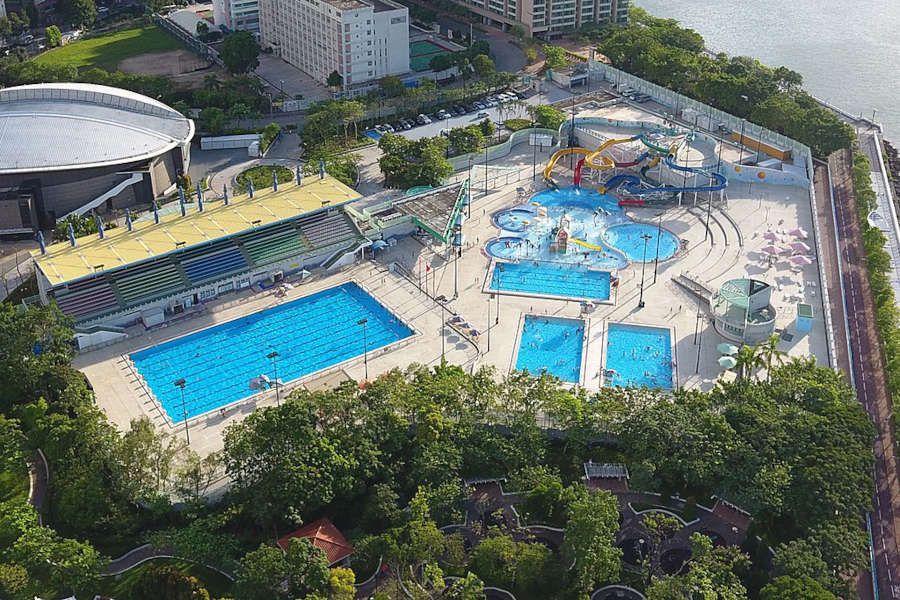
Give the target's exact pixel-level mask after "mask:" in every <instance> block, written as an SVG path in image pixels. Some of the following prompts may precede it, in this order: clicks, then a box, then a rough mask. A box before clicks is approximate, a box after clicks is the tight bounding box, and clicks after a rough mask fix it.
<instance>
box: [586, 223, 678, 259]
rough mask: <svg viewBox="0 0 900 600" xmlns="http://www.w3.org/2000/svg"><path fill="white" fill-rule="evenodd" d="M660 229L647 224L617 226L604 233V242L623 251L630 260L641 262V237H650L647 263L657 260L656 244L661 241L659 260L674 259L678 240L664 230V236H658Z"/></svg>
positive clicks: (642, 252)
mask: <svg viewBox="0 0 900 600" xmlns="http://www.w3.org/2000/svg"><path fill="white" fill-rule="evenodd" d="M659 231H660V229H659V228H658V227H657V226H656V225H647V224H645V223H626V224H624V225H616V226H615V227H610V228H609V229H607V230H606V231H604V232H603V240H604V241H605V242H606V243H607V244H609V245H610V246H613V247H615V248H616V249H617V250H621V251H622V252H624V253H625V256H627V257H628V260H633V261H636V262H641V261H642V259H643V258H644V238H642V237H641V236H643V235H648V236H650V237H649V239H647V242H646V244H647V262H650V261H652V260H655V259H656V242H657V237H658V239H659V259H660V260H664V259H667V258H672V257H673V256H674V255H675V252H676V251H677V250H678V238H677V237H675V235H674V234H673V233H672V232H670V231H668V230H667V229H663V230H662V235H660V236H657V232H659Z"/></svg>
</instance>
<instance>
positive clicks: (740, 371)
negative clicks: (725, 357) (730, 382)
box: [734, 345, 764, 381]
mask: <svg viewBox="0 0 900 600" xmlns="http://www.w3.org/2000/svg"><path fill="white" fill-rule="evenodd" d="M734 358H735V359H736V361H737V362H736V364H735V365H734V369H735V371H736V372H737V378H738V381H740V380H742V379H745V378H748V377H752V376H753V371H754V370H756V369H759V368H761V367H762V366H763V365H764V362H763V357H762V355H761V354H760V352H759V351H757V349H756V348H754V347H753V346H746V345H745V346H741V348H740V350H738V352H737V354H736V355H735V357H734Z"/></svg>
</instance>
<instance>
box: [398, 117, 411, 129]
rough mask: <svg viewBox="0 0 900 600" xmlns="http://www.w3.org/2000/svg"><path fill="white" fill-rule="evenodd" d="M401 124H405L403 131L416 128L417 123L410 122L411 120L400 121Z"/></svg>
mask: <svg viewBox="0 0 900 600" xmlns="http://www.w3.org/2000/svg"><path fill="white" fill-rule="evenodd" d="M400 123H402V124H403V129H407V130H408V129H412V128H413V127H414V126H415V123H413V122H412V121H410V120H409V119H400Z"/></svg>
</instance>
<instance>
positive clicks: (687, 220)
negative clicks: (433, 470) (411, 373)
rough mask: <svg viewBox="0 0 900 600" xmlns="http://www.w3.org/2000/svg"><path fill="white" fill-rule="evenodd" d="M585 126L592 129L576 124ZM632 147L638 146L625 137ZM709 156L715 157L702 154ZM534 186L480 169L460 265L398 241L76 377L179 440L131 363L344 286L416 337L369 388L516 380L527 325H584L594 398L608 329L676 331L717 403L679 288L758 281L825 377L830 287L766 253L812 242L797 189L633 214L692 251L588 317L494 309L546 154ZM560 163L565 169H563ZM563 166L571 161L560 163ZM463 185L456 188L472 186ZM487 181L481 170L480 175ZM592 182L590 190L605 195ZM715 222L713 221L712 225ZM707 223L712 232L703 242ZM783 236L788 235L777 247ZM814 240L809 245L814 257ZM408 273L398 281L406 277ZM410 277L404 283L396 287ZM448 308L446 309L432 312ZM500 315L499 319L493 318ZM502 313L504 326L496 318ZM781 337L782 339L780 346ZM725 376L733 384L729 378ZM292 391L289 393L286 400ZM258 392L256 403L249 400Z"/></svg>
mask: <svg viewBox="0 0 900 600" xmlns="http://www.w3.org/2000/svg"><path fill="white" fill-rule="evenodd" d="M596 114H597V115H598V116H599V115H602V116H605V117H612V118H617V119H622V120H634V121H639V120H640V121H645V122H648V121H656V122H661V121H662V118H661V117H657V116H655V115H651V114H648V113H644V112H643V111H641V110H640V109H639V108H636V107H633V106H620V107H612V108H609V109H598V110H597V112H596ZM579 116H586V115H583V114H579ZM614 129H615V128H609V130H605V129H604V128H603V127H598V128H597V131H598V133H599V134H600V135H602V136H607V137H622V134H623V130H622V129H618V130H614ZM624 133H626V134H628V133H629V132H624ZM704 152H705V153H706V154H704ZM739 152H740V151H739V150H738V149H737V148H734V147H732V146H730V145H727V146H724V147H723V148H722V154H723V156H728V157H729V159H730V160H735V159H736V158H737V156H736V154H737V153H739ZM682 154H683V157H682V158H686V160H687V161H688V163H694V164H697V163H699V162H706V163H708V162H709V161H710V160H712V159H713V158H714V157H711V156H708V149H707V150H705V149H703V148H702V147H699V146H698V147H697V148H693V147H691V148H688V149H686V151H685V152H683V153H682ZM536 156H537V163H538V166H537V169H536V171H537V177H536V178H534V179H532V172H533V171H532V165H533V163H534V162H535V153H534V151H533V148H532V147H530V146H528V145H527V142H526V143H525V144H523V145H520V146H517V147H515V148H513V151H512V153H511V154H510V155H509V156H507V157H505V158H501V159H497V160H495V161H493V163H492V168H493V169H504V168H505V169H509V172H510V173H514V176H511V177H509V178H508V183H506V182H503V183H502V185H500V186H499V187H497V188H496V189H489V190H488V193H487V194H485V193H484V192H483V190H479V189H478V181H479V179H478V175H479V174H478V173H477V169H478V167H477V166H475V167H474V169H475V171H476V173H474V178H475V182H476V183H475V185H474V188H475V189H474V190H473V194H472V202H471V206H470V208H471V217H470V218H469V219H468V220H466V222H465V225H464V233H465V246H464V248H463V251H462V253H461V256H460V257H459V258H458V259H456V260H453V258H452V255H451V253H450V252H448V249H447V248H446V247H444V246H439V245H437V244H430V243H428V242H427V241H426V242H422V241H420V240H419V239H418V238H415V237H404V238H399V239H398V240H397V242H396V244H394V245H392V246H389V247H387V248H385V249H383V250H379V251H377V252H376V254H375V257H374V258H373V257H372V256H371V255H370V254H369V252H368V251H367V252H366V258H365V260H364V261H362V262H359V263H357V264H354V265H351V266H347V267H344V268H343V269H341V270H336V271H331V272H327V273H324V272H323V273H314V274H313V276H312V277H310V278H309V279H306V280H304V281H303V282H295V283H294V286H293V289H290V290H288V291H287V292H286V293H285V295H284V296H283V297H277V296H276V294H275V293H274V292H273V290H269V291H261V292H257V293H252V292H249V291H247V290H244V291H241V292H237V293H235V294H231V295H228V296H226V297H225V298H223V299H221V300H218V301H215V302H212V303H209V304H207V307H206V310H204V311H203V312H201V313H200V314H199V315H198V316H196V317H193V318H190V319H187V320H184V321H181V322H178V323H175V324H171V325H169V326H168V327H165V328H162V329H154V330H152V331H144V329H143V328H142V327H132V328H131V329H130V330H129V333H130V334H132V337H131V338H130V339H128V340H126V341H124V342H120V343H117V344H115V345H112V346H108V347H105V348H102V349H99V350H96V351H93V352H88V353H84V354H81V355H79V356H78V357H77V359H76V366H77V367H78V368H79V369H81V370H83V371H84V372H85V373H86V375H87V376H88V378H89V379H90V381H91V383H92V385H93V387H94V390H95V391H96V395H97V401H98V403H99V405H100V406H101V407H102V408H103V409H104V410H105V411H106V413H107V414H108V416H109V417H110V419H111V420H112V421H113V422H114V423H116V424H117V425H118V426H119V427H121V428H123V429H124V428H127V427H128V424H129V421H130V420H131V419H134V418H137V417H140V416H143V415H147V416H150V417H151V418H152V419H153V420H154V421H155V422H156V423H157V424H158V425H160V426H161V427H163V428H164V429H166V430H170V431H173V432H178V433H179V434H180V432H182V431H183V425H180V424H176V425H173V424H172V423H171V422H170V421H169V420H168V419H167V418H166V417H165V416H164V415H163V413H162V411H161V409H160V408H159V407H158V406H157V404H156V402H155V401H154V400H153V399H152V397H151V395H150V394H149V392H148V390H147V388H146V386H145V384H144V383H143V381H142V379H141V378H140V377H138V376H137V375H136V373H135V372H134V371H133V370H132V368H131V367H130V366H129V361H128V360H127V356H128V355H129V354H131V353H133V352H135V351H137V350H139V349H142V348H146V347H150V346H153V345H156V344H159V343H161V342H164V341H167V340H170V339H174V338H177V337H180V336H183V335H185V334H188V333H192V332H194V331H197V330H199V329H203V328H207V327H210V326H214V325H216V324H219V323H223V322H228V321H231V320H234V319H237V318H240V317H242V316H245V315H248V314H251V313H255V312H258V311H260V310H263V309H266V308H269V307H272V306H275V305H278V304H280V303H284V302H289V301H291V300H293V299H296V298H299V297H302V296H307V295H309V294H312V293H314V292H317V291H320V290H323V289H325V288H329V287H333V286H336V285H339V284H341V283H344V282H348V281H355V282H357V283H358V284H360V285H361V286H362V287H363V288H364V289H365V290H366V291H368V292H369V293H370V294H371V295H372V296H374V297H375V298H376V299H378V300H379V301H381V302H382V303H383V304H384V305H385V306H387V307H388V308H389V309H390V310H391V311H392V312H394V313H396V314H398V315H401V316H402V317H403V319H404V320H405V321H406V322H407V323H408V324H409V325H410V326H411V327H412V328H413V329H414V330H415V335H414V336H413V337H412V338H409V339H408V340H406V341H404V342H402V343H398V344H395V345H392V346H391V347H389V349H388V350H387V351H385V352H382V353H375V354H373V355H370V356H368V370H369V375H370V377H374V376H377V374H379V373H382V372H384V371H387V370H389V369H392V368H395V367H400V368H405V367H406V366H407V365H408V364H410V363H421V364H428V365H436V364H439V362H440V360H441V356H442V354H443V356H444V357H445V358H446V360H447V361H448V362H451V363H453V364H458V365H461V366H463V367H464V368H465V369H466V370H467V371H472V370H475V369H477V368H479V367H480V366H482V365H487V366H491V367H493V368H495V369H496V371H497V373H498V376H502V375H505V374H507V373H509V372H510V371H511V370H512V369H513V368H514V364H515V356H516V351H517V347H518V340H519V335H520V333H521V332H520V329H521V327H522V323H523V316H524V315H526V314H533V315H545V316H548V317H550V316H553V317H567V318H576V319H583V320H585V322H586V327H585V333H586V337H587V340H586V342H585V351H586V354H585V356H584V357H583V369H582V381H581V385H582V386H583V387H585V388H587V389H589V390H596V389H599V387H600V385H601V374H602V372H603V356H604V348H603V347H602V346H603V345H604V339H605V338H604V335H605V332H606V330H607V327H608V323H611V322H615V323H620V322H624V323H634V324H644V325H650V326H656V327H665V328H671V330H672V331H674V340H673V341H674V355H673V359H674V361H675V371H676V379H677V386H678V387H680V388H699V389H703V390H708V389H710V388H712V387H713V386H714V385H715V384H716V381H717V380H718V379H719V378H720V377H721V376H722V374H723V370H722V368H721V367H720V366H719V364H718V359H719V358H720V356H721V355H720V353H719V351H718V350H717V346H718V345H719V344H721V343H722V342H724V341H726V340H725V338H724V337H722V336H720V335H719V333H718V332H717V331H716V330H715V328H714V327H713V325H712V323H711V320H710V314H709V309H708V305H707V306H702V303H701V302H700V301H699V300H698V298H697V297H696V296H694V295H693V294H691V293H690V292H688V291H687V290H686V289H685V288H684V287H682V286H681V285H679V284H678V283H676V282H675V279H676V278H679V277H680V276H682V275H687V276H689V277H690V278H691V279H692V280H694V281H697V282H700V283H702V284H703V285H704V286H706V287H707V288H709V289H711V290H716V289H718V287H719V286H720V285H721V284H722V283H723V282H725V281H727V280H730V279H735V278H747V277H752V278H754V279H760V280H762V281H764V282H766V283H768V284H770V285H771V286H772V288H773V291H772V305H773V306H774V307H775V309H776V310H777V320H776V328H777V330H779V331H782V332H783V333H782V341H781V342H780V343H779V346H778V347H779V349H780V350H782V351H783V352H786V353H788V354H789V355H790V356H796V357H807V356H814V357H815V358H816V360H817V362H818V363H819V364H820V365H823V366H827V365H829V364H830V359H829V351H828V347H829V341H828V338H827V336H826V324H825V321H824V318H823V315H824V306H823V302H822V293H821V290H822V289H823V287H824V286H823V282H822V281H820V278H819V274H818V273H819V270H818V267H817V263H816V262H813V264H811V265H808V266H806V267H803V268H802V270H800V271H799V272H794V271H792V270H791V269H790V268H789V265H788V264H786V263H784V262H776V263H774V264H773V265H770V261H768V260H766V258H767V256H766V254H765V253H764V252H763V248H764V247H765V246H767V245H770V244H771V241H770V240H769V239H767V238H766V237H764V233H766V232H768V231H774V232H778V233H779V234H780V235H784V236H785V239H787V233H786V232H788V231H790V230H793V229H795V228H798V227H799V228H803V229H805V230H806V231H808V232H810V234H811V236H812V235H813V232H814V231H815V228H814V226H813V221H812V219H813V213H812V209H811V202H810V196H809V191H808V190H807V189H804V188H801V187H788V186H776V185H769V184H761V183H754V184H753V185H752V188H751V186H749V185H747V184H744V183H731V184H729V186H728V188H727V200H726V201H725V202H723V203H719V202H718V201H716V202H714V203H712V205H711V206H710V205H708V204H707V203H706V202H700V201H698V202H697V204H696V205H695V204H694V198H693V197H692V195H691V194H684V195H683V198H682V204H681V205H677V204H672V205H668V206H666V207H665V208H664V210H663V208H662V207H660V206H654V207H652V208H641V207H629V210H628V216H629V217H630V218H631V219H633V220H636V221H645V222H651V223H653V224H657V223H658V222H660V224H661V227H663V228H664V229H667V230H669V231H670V232H672V233H674V234H675V235H676V236H677V237H678V238H679V239H680V240H681V241H682V244H683V246H684V248H683V249H682V250H681V251H680V252H679V253H678V254H676V256H675V257H673V258H671V259H669V260H664V261H660V263H659V265H658V269H657V270H656V272H654V264H653V262H649V263H647V264H646V265H644V269H643V270H644V273H643V276H644V279H645V281H646V284H645V288H644V301H645V306H644V307H643V308H639V306H638V303H639V296H640V291H641V290H640V283H641V276H642V273H641V272H642V265H641V263H640V262H631V263H630V264H629V265H628V266H627V267H625V268H623V269H621V270H620V271H618V276H619V285H618V287H617V289H616V291H615V292H614V294H613V297H612V298H611V300H612V302H610V303H597V304H595V305H593V306H591V307H585V306H584V305H583V304H582V303H580V302H576V301H566V300H564V299H548V298H536V297H528V296H521V295H507V294H502V295H500V296H499V297H497V296H495V297H494V298H493V299H491V295H490V294H489V293H487V292H486V289H487V287H488V286H486V283H487V278H488V277H489V273H490V269H491V261H492V260H493V259H491V258H490V257H489V256H488V255H487V254H486V253H485V252H484V250H483V246H484V243H485V241H487V240H488V239H490V238H493V237H496V236H497V235H498V233H499V232H498V229H497V228H496V226H495V225H494V224H493V222H492V220H491V216H492V214H493V213H495V212H497V211H498V210H501V209H505V208H509V207H513V206H516V205H520V204H522V203H524V202H527V201H528V198H529V197H530V196H531V195H533V194H535V193H537V192H539V191H541V190H543V189H545V184H544V183H543V182H542V181H540V172H541V170H542V167H543V165H544V164H545V163H546V161H547V159H548V157H549V152H547V151H544V152H541V153H538V154H537V155H536ZM563 162H564V161H560V164H562V163H563ZM565 162H566V163H568V161H567V160H566V161H565ZM465 174H466V172H465V171H462V172H461V173H460V174H459V175H460V176H464V175H465ZM554 175H555V177H556V178H557V182H558V183H559V184H560V185H562V186H566V185H571V171H568V170H567V169H566V168H565V167H561V168H559V169H558V172H556V173H555V174H554ZM480 176H481V177H483V167H482V173H481V174H480ZM596 185H597V183H596V182H594V181H591V180H590V178H589V177H588V174H586V179H585V181H583V186H584V187H596ZM707 211H709V212H707ZM707 221H708V223H709V228H708V230H707V226H706V224H707ZM781 232H784V233H783V234H781ZM814 242H815V240H814V239H812V237H811V238H810V240H808V243H809V245H810V246H815V243H814ZM398 266H399V268H398ZM401 273H406V275H405V276H404V275H401ZM441 296H443V297H445V298H447V299H449V300H448V301H447V302H446V304H445V305H442V304H441V303H439V302H437V301H435V300H434V298H436V297H437V298H440V297H441ZM798 302H804V303H807V304H809V305H811V306H812V307H813V313H814V318H813V326H812V331H811V332H810V333H803V332H799V331H797V328H796V317H797V308H796V307H797V303H798ZM498 307H499V308H498ZM498 310H499V318H498V316H497V315H498ZM451 313H452V314H456V315H459V316H460V317H461V318H462V319H464V320H465V321H467V322H468V323H469V324H470V326H471V327H472V328H474V329H476V330H477V331H478V332H479V335H477V336H474V337H472V338H471V339H470V338H466V337H463V336H462V335H461V334H460V333H458V332H457V331H456V330H454V329H451V328H450V327H446V326H444V327H442V323H444V322H445V321H446V320H448V319H449V317H450V315H451ZM785 334H786V335H785ZM364 369H365V365H364V361H363V357H361V356H360V357H358V358H355V359H351V360H350V361H347V362H346V363H342V364H340V365H336V366H335V367H331V368H329V369H328V372H327V373H325V374H323V373H321V372H320V373H315V374H312V375H310V376H308V377H305V378H303V379H301V380H298V381H295V382H286V385H285V387H286V388H291V387H294V386H297V385H307V386H308V387H317V381H318V382H319V383H321V381H322V378H323V377H327V378H329V379H328V380H329V381H338V380H340V379H342V378H345V377H349V378H352V379H354V380H357V381H361V380H363V379H364V378H365V376H364ZM726 376H728V377H733V375H732V374H731V373H728V374H727V375H726ZM286 391H287V390H284V389H283V390H282V394H284V393H285V392H286ZM249 393H250V391H249V390H248V394H249ZM275 401H276V398H275V395H274V393H273V392H272V391H267V392H262V393H258V394H256V395H254V396H250V397H248V398H247V399H245V400H242V401H239V402H237V403H235V404H233V405H231V406H229V407H226V409H224V410H219V409H216V410H213V411H211V412H209V413H206V414H205V415H201V416H199V417H195V418H193V419H191V420H190V421H189V423H188V425H189V427H190V437H191V443H192V446H193V448H194V449H195V450H197V451H198V452H200V453H201V454H206V453H208V452H211V451H214V450H218V449H220V448H221V447H222V432H223V429H224V427H225V426H227V425H228V424H229V423H232V422H234V421H235V420H239V419H241V418H243V417H244V416H246V415H247V414H249V413H250V412H252V411H253V410H255V409H256V408H259V407H261V406H266V405H271V404H274V402H275Z"/></svg>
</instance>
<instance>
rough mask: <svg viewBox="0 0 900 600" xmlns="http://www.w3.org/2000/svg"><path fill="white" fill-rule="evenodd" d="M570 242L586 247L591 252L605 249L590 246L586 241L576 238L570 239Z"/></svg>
mask: <svg viewBox="0 0 900 600" xmlns="http://www.w3.org/2000/svg"><path fill="white" fill-rule="evenodd" d="M569 241H570V242H575V243H576V244H580V245H581V246H584V247H585V248H590V249H591V250H603V249H604V248H603V246H592V245H591V244H588V243H587V242H585V241H584V240H579V239H576V238H569Z"/></svg>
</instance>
